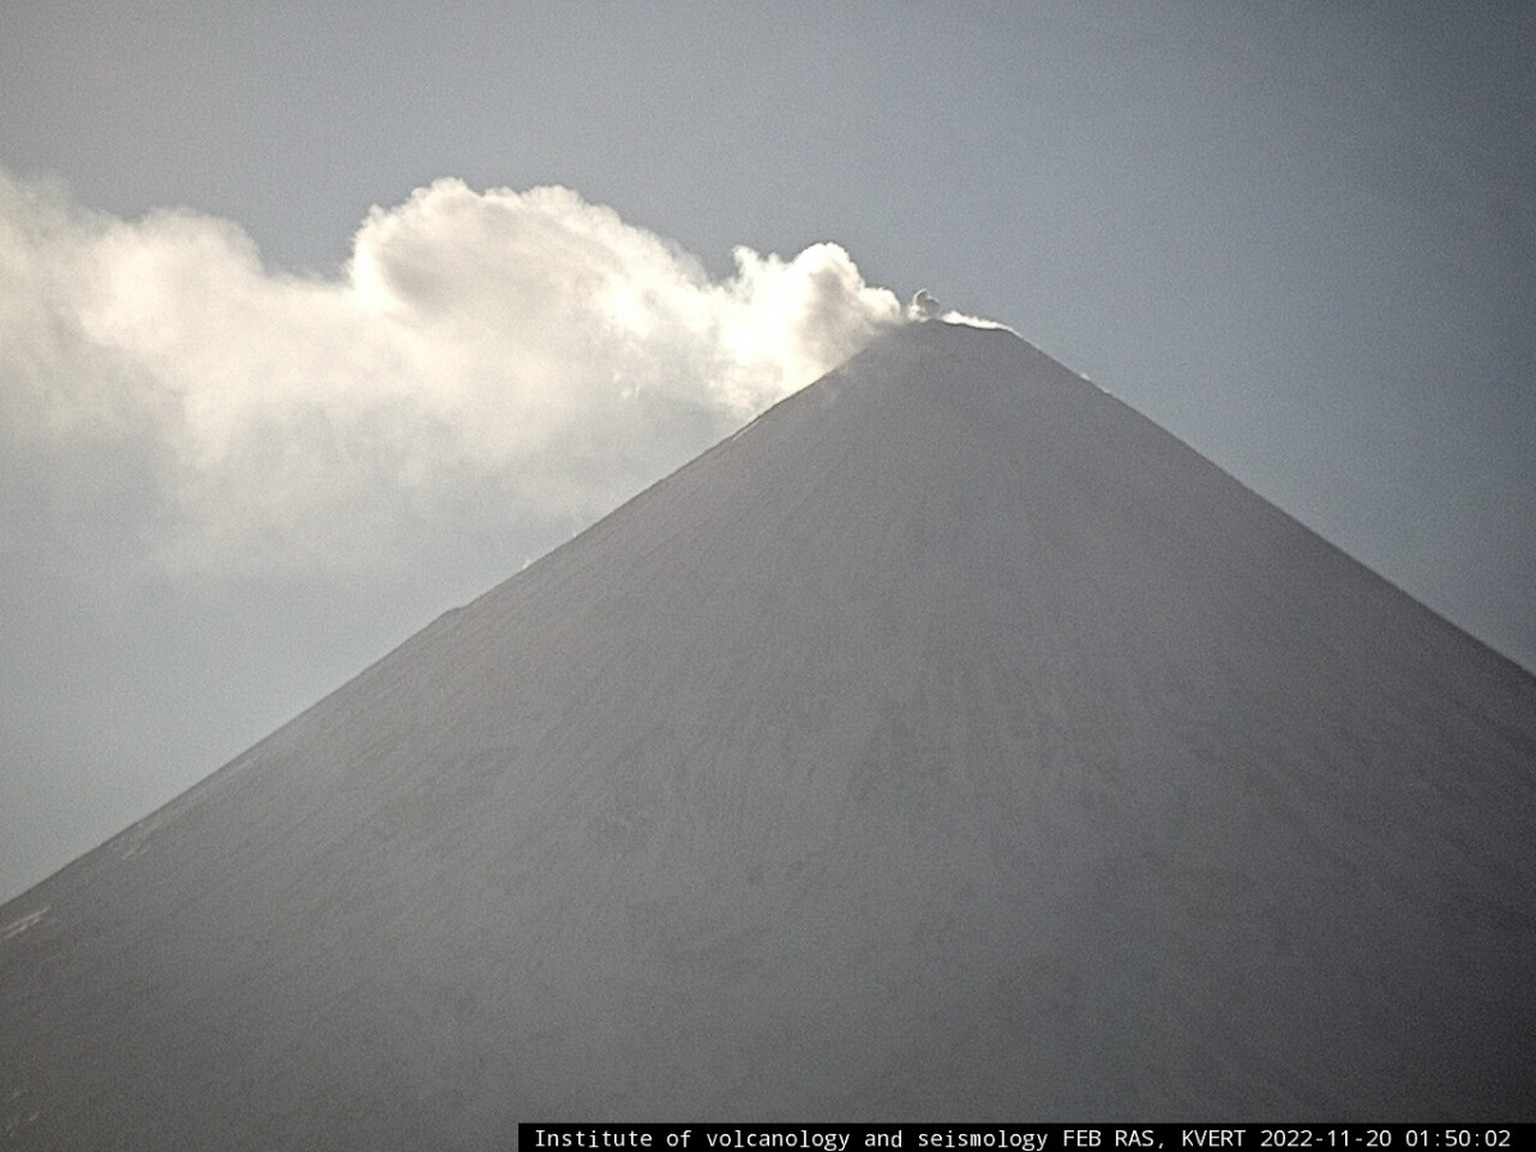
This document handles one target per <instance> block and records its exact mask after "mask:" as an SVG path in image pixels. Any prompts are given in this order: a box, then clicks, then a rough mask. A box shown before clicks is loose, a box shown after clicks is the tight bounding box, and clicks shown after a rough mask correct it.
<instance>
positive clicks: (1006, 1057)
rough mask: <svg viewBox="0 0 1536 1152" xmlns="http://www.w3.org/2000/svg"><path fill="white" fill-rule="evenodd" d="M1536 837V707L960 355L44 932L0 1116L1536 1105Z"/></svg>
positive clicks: (98, 1136)
mask: <svg viewBox="0 0 1536 1152" xmlns="http://www.w3.org/2000/svg"><path fill="white" fill-rule="evenodd" d="M1533 844H1536V681H1533V680H1532V678H1531V677H1530V676H1528V675H1527V674H1525V673H1524V672H1522V671H1520V670H1519V669H1517V668H1516V667H1515V666H1514V665H1513V664H1511V663H1509V662H1507V661H1505V660H1504V659H1502V658H1500V657H1499V656H1497V655H1495V654H1494V653H1492V652H1490V651H1489V650H1488V649H1486V648H1484V647H1482V646H1481V645H1479V644H1478V643H1476V642H1475V641H1473V640H1471V639H1470V638H1468V637H1467V636H1466V635H1464V634H1463V633H1461V632H1459V631H1458V630H1456V629H1455V628H1453V627H1452V626H1451V625H1449V624H1447V623H1446V622H1444V621H1443V620H1441V619H1440V618H1438V617H1436V616H1435V615H1433V614H1432V613H1430V612H1429V611H1428V610H1426V609H1424V608H1423V607H1421V606H1420V605H1418V604H1417V603H1415V602H1414V601H1412V600H1411V599H1409V598H1408V597H1406V596H1405V595H1403V594H1402V593H1400V592H1399V591H1397V590H1396V589H1394V588H1392V587H1391V586H1390V585H1388V584H1386V583H1385V582H1384V581H1382V580H1380V579H1379V578H1378V577H1376V576H1374V575H1373V574H1371V573H1370V572H1368V571H1367V570H1365V569H1364V568H1362V567H1361V566H1360V565H1358V564H1356V563H1355V562H1353V561H1352V560H1350V559H1349V558H1347V557H1345V556H1344V555H1343V554H1341V553H1340V552H1338V551H1337V550H1336V549H1334V548H1332V547H1331V546H1329V545H1327V544H1325V543H1324V542H1322V541H1321V540H1320V539H1318V538H1317V537H1316V536H1315V535H1313V534H1311V533H1310V532H1308V531H1307V530H1305V529H1303V528H1302V527H1301V526H1299V525H1298V524H1297V523H1296V522H1295V521H1293V520H1291V519H1290V518H1288V517H1287V516H1285V515H1284V514H1282V513H1280V512H1279V511H1277V510H1276V509H1275V508H1273V507H1272V506H1270V505H1268V504H1267V503H1265V502H1264V501H1262V500H1260V499H1259V498H1258V497H1257V496H1255V495H1253V494H1252V493H1250V492H1249V491H1247V490H1246V489H1244V488H1243V487H1242V486H1241V485H1239V484H1238V483H1237V482H1235V481H1234V480H1232V479H1231V478H1230V477H1228V476H1226V475H1225V474H1224V473H1222V472H1221V471H1219V470H1218V469H1217V468H1215V467H1214V466H1212V465H1211V464H1209V463H1208V462H1206V461H1204V460H1203V459H1201V458H1200V457H1199V456H1197V455H1196V454H1195V453H1193V452H1192V451H1191V450H1189V449H1188V448H1187V447H1185V446H1184V445H1182V444H1180V443H1179V442H1178V441H1177V440H1175V439H1174V438H1172V437H1171V436H1169V435H1168V434H1166V433H1165V432H1163V431H1161V430H1160V429H1158V428H1157V427H1155V426H1154V425H1152V424H1151V423H1149V422H1148V421H1146V420H1145V419H1143V418H1142V417H1140V416H1138V415H1137V414H1135V413H1134V412H1132V411H1131V410H1130V409H1128V408H1126V407H1125V406H1124V405H1122V404H1121V403H1119V402H1118V401H1116V400H1114V399H1113V398H1111V397H1109V396H1107V395H1105V394H1104V393H1102V392H1100V391H1099V390H1098V389H1096V388H1094V387H1093V386H1092V385H1091V384H1089V383H1087V382H1086V381H1083V380H1081V379H1080V378H1078V377H1077V376H1075V375H1073V374H1072V373H1070V372H1068V371H1066V370H1065V369H1063V368H1062V367H1060V366H1059V365H1057V364H1056V363H1054V362H1053V361H1051V360H1050V359H1048V358H1047V357H1045V356H1044V355H1042V354H1041V353H1039V352H1038V351H1036V350H1034V349H1033V348H1031V347H1030V346H1028V345H1027V344H1025V343H1023V342H1022V341H1020V340H1018V339H1017V338H1016V337H1013V336H1011V335H1009V334H1007V333H1004V332H997V331H985V332H984V331H976V330H972V329H968V328H963V327H954V326H949V325H944V324H940V323H936V322H935V323H928V324H921V325H912V326H909V327H907V328H905V329H902V330H900V331H898V332H895V333H893V334H891V335H889V336H887V337H884V338H882V339H881V340H880V341H878V342H877V343H876V344H875V345H874V346H872V347H871V348H870V349H869V350H868V351H867V352H865V353H864V354H862V355H861V356H859V357H857V358H855V359H854V360H853V361H851V362H850V363H849V364H848V365H847V366H846V367H845V368H843V369H842V370H840V371H838V372H836V373H834V374H832V375H831V376H829V377H827V378H825V379H823V380H822V381H820V382H819V383H817V384H815V385H813V386H811V387H810V388H808V389H806V390H805V391H803V392H801V393H800V394H798V395H796V396H794V397H792V398H790V399H789V400H787V401H785V402H784V403H782V404H780V405H779V406H778V407H776V408H774V409H772V410H771V411H770V412H768V413H767V414H766V415H764V416H763V417H762V418H760V419H759V420H758V421H757V422H755V423H754V424H752V425H750V426H749V427H748V428H747V429H746V430H744V431H743V432H742V433H740V434H738V435H737V436H736V437H734V438H732V439H731V440H729V441H727V442H725V443H723V444H721V445H719V446H718V447H716V448H715V449H713V450H712V451H710V452H709V453H706V454H705V455H704V456H703V457H701V458H700V459H698V460H697V461H695V462H694V463H693V464H691V465H689V466H688V467H686V468H684V469H682V470H681V471H679V472H678V473H675V474H674V475H673V476H671V477H670V478H668V479H667V480H665V481H663V482H662V483H660V484H658V485H656V486H655V487H653V488H652V489H650V490H649V491H647V492H645V493H644V494H642V495H641V496H639V497H638V498H636V499H635V500H633V501H631V502H630V503H629V504H627V505H625V506H624V507H623V508H621V509H620V510H619V511H617V512H615V513H614V514H613V515H611V516H610V517H608V518H607V519H606V520H604V521H602V522H601V523H600V524H598V525H597V526H595V527H594V528H592V529H591V530H589V531H588V532H586V533H584V534H583V535H581V536H580V537H578V538H577V539H575V540H573V541H572V542H571V543H570V544H568V545H567V546H565V547H564V548H562V549H560V550H558V551H557V552H555V553H553V554H552V555H550V556H548V557H546V558H545V559H544V560H542V561H541V562H539V563H538V564H536V565H534V566H533V567H531V568H529V569H528V570H527V571H525V572H523V573H521V574H520V575H518V576H516V577H514V578H513V579H511V580H509V581H507V582H506V583H504V584H502V585H501V586H500V587H498V588H496V589H494V590H492V591H491V592H489V593H488V594H487V595H485V596H484V597H482V598H481V599H479V600H477V601H475V602H474V603H473V604H470V605H468V606H466V607H465V608H463V609H460V610H458V611H456V612H453V613H450V614H448V615H447V616H445V617H443V618H442V619H440V620H439V621H437V622H436V623H435V624H433V625H432V626H431V627H429V628H427V629H426V630H424V631H423V632H422V633H420V634H418V635H417V636H416V637H414V638H413V639H411V640H410V641H408V642H407V643H406V644H404V645H403V646H402V647H401V648H399V649H398V650H396V651H395V652H394V653H392V654H391V655H390V656H389V657H387V658H386V659H384V660H383V661H381V662H380V663H379V664H377V665H375V666H374V667H372V668H370V669H369V670H368V671H366V672H364V673H363V674H362V675H361V676H359V677H358V678H357V679H355V680H354V681H352V682H351V683H349V684H348V685H347V686H345V687H344V688H342V689H341V690H340V691H338V692H336V693H335V694H334V695H332V696H330V697H328V698H327V699H326V700H324V701H322V702H321V703H320V704H318V705H316V706H315V707H314V708H313V709H311V710H310V711H309V712H307V713H306V714H304V715H303V716H301V717H300V718H299V719H297V720H296V721H294V722H293V723H292V724H290V725H288V726H287V727H285V728H283V729H282V730H280V731H279V732H277V733H276V734H274V735H273V736H272V737H270V738H269V739H268V740H266V741H264V742H263V743H262V744H260V745H258V746H257V747H256V748H254V749H253V750H252V751H251V752H249V753H247V754H246V755H245V756H243V757H241V758H240V759H239V760H237V761H235V762H234V763H233V764H231V765H230V766H229V767H227V768H225V769H224V770H223V771H221V772H220V773H217V774H216V775H214V776H213V777H211V778H210V779H209V780H208V781H207V782H205V783H204V784H203V785H201V786H199V787H198V788H196V789H194V790H193V791H192V792H190V793H188V794H187V795H186V796H184V797H183V798H182V799H181V800H179V801H177V802H176V803H174V804H172V805H171V806H169V807H168V808H167V809H165V810H164V811H162V812H161V813H159V814H158V815H157V816H155V817H154V818H152V819H151V820H150V821H147V822H145V824H143V825H141V826H138V827H136V828H134V829H130V830H129V831H127V832H125V833H124V834H123V835H122V836H120V837H119V838H118V839H116V840H114V841H113V842H111V843H109V844H108V845H106V846H104V847H103V848H101V849H99V850H98V851H96V852H94V853H92V854H91V855H89V856H86V857H84V858H82V859H81V860H80V861H78V862H77V863H76V864H75V865H73V866H72V867H71V868H69V869H66V870H65V871H64V872H62V873H60V874H59V875H57V876H55V877H54V878H53V879H51V880H50V881H48V882H46V883H45V884H43V885H41V886H39V887H38V888H36V889H34V890H32V891H31V892H29V893H28V894H26V895H25V896H23V897H22V898H20V899H18V900H16V901H14V902H12V903H11V904H9V905H7V906H6V907H5V908H4V910H3V914H0V934H5V935H8V938H7V939H4V940H0V1108H3V1109H4V1112H5V1123H6V1124H7V1125H10V1129H9V1131H8V1132H7V1138H8V1139H10V1140H12V1141H13V1142H15V1143H16V1145H17V1146H18V1147H23V1148H26V1147H46V1146H49V1144H50V1142H53V1143H58V1144H62V1145H65V1146H77V1147H97V1146H101V1147H107V1146H110V1147H114V1148H139V1147H142V1148H165V1147H179V1148H223V1147H244V1146H260V1145H261V1144H262V1143H263V1142H265V1143H267V1144H272V1145H277V1146H290V1147H298V1146H317V1147H318V1146H325V1147H349V1148H372V1149H391V1148H401V1149H405V1148H424V1147H431V1148H437V1149H451V1148H483V1147H488V1146H495V1145H496V1142H498V1141H507V1140H510V1139H511V1134H512V1132H513V1126H514V1125H515V1123H516V1122H517V1121H518V1120H519V1119H523V1120H529V1119H545V1120H555V1119H602V1118H608V1119H635V1120H642V1119H655V1120H661V1119H693V1120H698V1119H707V1118H743V1119H747V1118H759V1119H781V1120H797V1119H804V1120H814V1119H867V1120H899V1119H946V1120H960V1119H978V1120H979V1119H998V1120H1005V1119H1053V1118H1056V1119H1069V1120H1070V1119H1106V1118H1130V1117H1145V1118H1175V1117H1177V1118H1213V1119H1214V1118H1246V1119H1256V1118H1283V1117H1293V1118H1294V1117H1299V1116H1310V1117H1328V1118H1345V1117H1358V1118H1364V1119H1383V1120H1385V1119H1408V1118H1428V1117H1441V1116H1456V1117H1462V1118H1489V1117H1492V1116H1499V1117H1503V1118H1520V1119H1536V1087H1533V1086H1536V1039H1533V1038H1536V997H1533V996H1532V995H1531V991H1532V988H1533V987H1536V908H1533V901H1532V896H1531V894H1532V893H1533V892H1536V849H1533ZM28 917H31V918H32V919H29V920H26V921H25V923H23V920H24V918H28ZM16 924H20V925H21V927H19V928H15V929H12V928H9V927H7V926H10V925H16Z"/></svg>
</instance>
